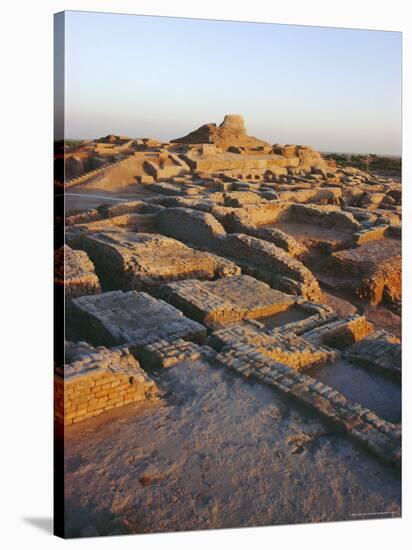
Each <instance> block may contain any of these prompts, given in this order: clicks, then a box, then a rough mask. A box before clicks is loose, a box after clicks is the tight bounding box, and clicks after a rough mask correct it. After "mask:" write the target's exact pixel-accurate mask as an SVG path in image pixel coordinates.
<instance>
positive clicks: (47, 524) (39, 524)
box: [22, 518, 53, 535]
mask: <svg viewBox="0 0 412 550" xmlns="http://www.w3.org/2000/svg"><path fill="white" fill-rule="evenodd" d="M22 519H23V521H25V522H26V523H28V524H30V525H32V526H33V527H36V528H37V529H39V530H40V531H43V532H45V533H48V534H49V535H52V534H53V518H22Z"/></svg>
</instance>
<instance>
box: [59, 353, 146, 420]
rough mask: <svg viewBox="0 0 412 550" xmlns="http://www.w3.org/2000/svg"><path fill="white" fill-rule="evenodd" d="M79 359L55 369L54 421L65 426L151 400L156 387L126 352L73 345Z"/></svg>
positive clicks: (76, 358)
mask: <svg viewBox="0 0 412 550" xmlns="http://www.w3.org/2000/svg"><path fill="white" fill-rule="evenodd" d="M69 346H70V347H72V348H73V347H75V348H76V346H77V348H76V351H77V353H78V354H79V353H80V356H77V357H75V361H73V363H72V364H68V365H65V366H64V367H62V368H60V369H59V368H58V369H56V373H55V378H54V396H55V397H54V399H55V405H54V415H55V420H56V421H57V422H58V423H59V424H61V425H65V426H68V425H70V424H75V423H77V422H81V421H82V420H86V419H87V418H90V417H92V416H97V415H100V414H102V413H103V412H105V411H107V410H110V409H113V408H115V407H123V406H125V405H128V404H129V403H133V402H136V401H143V400H146V399H149V400H150V399H153V398H155V396H156V393H157V389H156V386H155V383H154V382H153V381H152V380H151V379H150V378H149V377H148V376H147V374H146V373H145V372H144V371H143V370H142V369H141V368H140V366H139V364H138V362H137V361H136V360H135V359H134V357H133V356H132V355H131V354H130V353H129V351H128V349H127V348H117V349H111V350H108V349H106V348H99V349H95V348H93V347H92V346H89V345H87V344H84V343H83V344H79V345H76V344H72V343H69Z"/></svg>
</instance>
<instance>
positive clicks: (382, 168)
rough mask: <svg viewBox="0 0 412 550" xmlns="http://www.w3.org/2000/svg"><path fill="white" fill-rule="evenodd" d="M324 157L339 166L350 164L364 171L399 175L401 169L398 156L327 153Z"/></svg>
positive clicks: (400, 161)
mask: <svg viewBox="0 0 412 550" xmlns="http://www.w3.org/2000/svg"><path fill="white" fill-rule="evenodd" d="M325 158H327V159H329V160H334V161H336V163H337V164H340V165H341V166H344V167H347V166H351V167H353V168H359V169H360V170H365V171H366V172H391V173H394V174H397V175H400V174H401V170H402V159H401V158H400V157H382V156H378V155H372V154H371V155H351V154H343V153H329V154H327V155H325Z"/></svg>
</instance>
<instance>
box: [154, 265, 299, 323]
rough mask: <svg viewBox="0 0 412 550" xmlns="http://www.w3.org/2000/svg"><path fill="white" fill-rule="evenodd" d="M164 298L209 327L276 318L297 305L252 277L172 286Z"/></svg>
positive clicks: (183, 283) (191, 281)
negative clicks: (261, 318)
mask: <svg viewBox="0 0 412 550" xmlns="http://www.w3.org/2000/svg"><path fill="white" fill-rule="evenodd" d="M162 296H164V297H165V299H166V300H167V301H168V302H170V303H172V304H173V305H175V306H176V307H178V308H179V309H181V310H182V311H183V312H184V313H185V314H186V315H187V316H188V317H192V318H193V319H196V320H198V321H200V322H202V323H205V324H206V325H209V326H214V325H222V324H226V323H229V322H234V321H240V320H242V319H246V318H247V319H256V318H259V317H265V316H268V315H273V314H275V313H279V312H281V311H285V310H287V309H288V308H290V307H291V306H292V305H293V304H294V303H295V298H294V297H293V296H290V295H289V294H284V293H283V292H279V291H278V290H274V289H272V288H270V286H269V285H267V284H265V283H263V282H261V281H258V280H257V279H254V278H253V277H249V276H248V275H237V276H232V277H225V278H223V279H218V280H216V281H197V280H193V279H191V280H187V281H179V282H177V283H170V284H168V285H166V286H165V287H164V288H163V289H162Z"/></svg>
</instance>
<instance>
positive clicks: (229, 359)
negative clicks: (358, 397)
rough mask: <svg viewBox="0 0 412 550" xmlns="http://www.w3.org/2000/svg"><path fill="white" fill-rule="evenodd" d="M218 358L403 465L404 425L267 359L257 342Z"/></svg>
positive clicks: (233, 347)
mask: <svg viewBox="0 0 412 550" xmlns="http://www.w3.org/2000/svg"><path fill="white" fill-rule="evenodd" d="M216 361H217V362H218V363H219V364H220V365H222V366H225V367H228V368H230V369H232V370H235V371H236V372H238V373H239V374H241V375H242V376H245V377H250V376H251V377H254V378H257V379H258V380H260V381H262V382H264V383H266V384H268V385H270V386H272V387H274V388H275V389H276V390H278V391H280V392H281V393H283V394H285V395H287V396H289V397H290V398H291V399H295V400H297V401H298V402H300V403H301V404H303V405H305V406H307V407H308V408H310V409H311V410H313V411H315V412H317V413H318V414H319V415H320V416H321V417H323V418H324V419H325V420H327V421H329V422H331V423H332V424H333V425H334V426H335V427H337V428H338V429H341V430H343V431H344V432H346V433H347V434H348V435H349V436H350V437H351V438H352V439H354V440H355V441H357V442H358V443H359V444H360V445H362V446H363V447H365V448H366V449H367V450H368V451H370V452H371V453H373V454H374V455H376V456H377V457H379V458H380V459H381V460H383V461H384V462H387V463H389V464H391V465H392V466H394V467H395V468H397V469H399V468H400V466H401V427H400V425H399V424H393V423H391V422H387V421H385V420H383V419H382V418H380V417H379V416H377V415H376V414H375V413H373V412H372V411H370V410H369V409H367V408H365V407H362V406H361V405H359V404H358V403H354V402H352V401H349V400H348V399H346V398H345V397H344V396H343V395H342V394H341V393H339V392H337V391H335V390H334V389H333V388H331V387H330V386H328V385H326V384H323V383H322V382H320V381H318V380H316V379H314V378H312V377H311V376H308V375H305V374H303V373H300V372H297V371H296V370H294V369H293V368H291V367H288V366H287V365H284V364H281V363H278V362H276V361H273V360H271V359H268V358H267V357H265V356H264V355H263V354H261V353H259V352H258V351H257V350H256V348H255V347H254V346H246V345H244V344H242V343H235V344H233V345H230V346H227V347H224V348H223V349H222V351H221V353H220V354H218V355H217V356H216Z"/></svg>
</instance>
